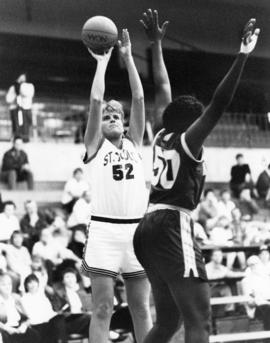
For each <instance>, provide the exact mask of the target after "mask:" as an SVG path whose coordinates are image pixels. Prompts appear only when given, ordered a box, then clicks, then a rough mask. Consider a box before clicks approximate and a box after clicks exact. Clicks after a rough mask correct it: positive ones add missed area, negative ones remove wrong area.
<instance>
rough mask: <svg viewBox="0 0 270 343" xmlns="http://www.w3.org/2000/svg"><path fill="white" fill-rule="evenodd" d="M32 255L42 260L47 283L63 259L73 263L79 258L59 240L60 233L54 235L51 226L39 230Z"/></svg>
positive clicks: (78, 260) (78, 261)
mask: <svg viewBox="0 0 270 343" xmlns="http://www.w3.org/2000/svg"><path fill="white" fill-rule="evenodd" d="M53 234H54V236H53ZM59 236H60V237H59ZM32 255H33V256H38V257H40V258H42V259H43V260H44V262H45V266H46V269H47V271H48V276H49V284H51V282H52V280H53V277H54V275H53V272H54V271H55V270H56V267H57V266H59V265H60V264H62V263H63V262H64V261H65V260H71V261H73V264H76V263H78V264H79V263H80V259H79V258H78V257H77V256H76V255H75V254H74V253H73V252H72V251H71V250H69V249H67V248H66V247H65V246H64V244H63V243H62V242H61V234H57V237H56V236H55V233H54V232H53V231H52V229H51V228H46V229H43V230H42V231H41V235H40V240H39V241H38V242H36V243H35V244H34V246H33V251H32Z"/></svg>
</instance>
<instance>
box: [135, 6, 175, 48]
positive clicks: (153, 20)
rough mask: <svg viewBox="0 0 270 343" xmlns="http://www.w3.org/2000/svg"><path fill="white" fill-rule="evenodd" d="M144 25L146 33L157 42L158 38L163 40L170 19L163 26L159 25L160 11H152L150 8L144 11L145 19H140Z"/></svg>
mask: <svg viewBox="0 0 270 343" xmlns="http://www.w3.org/2000/svg"><path fill="white" fill-rule="evenodd" d="M140 23H141V24H142V25H143V27H144V30H145V33H146V35H147V37H148V39H149V41H150V42H155V41H157V40H162V38H163V37H164V35H165V33H166V30H167V26H168V24H169V22H168V21H165V22H164V23H163V24H162V25H161V26H160V25H159V19H158V11H157V10H154V11H152V10H151V9H150V8H149V9H148V10H147V11H146V12H144V13H143V19H141V20H140Z"/></svg>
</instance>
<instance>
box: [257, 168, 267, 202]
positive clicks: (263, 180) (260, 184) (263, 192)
mask: <svg viewBox="0 0 270 343" xmlns="http://www.w3.org/2000/svg"><path fill="white" fill-rule="evenodd" d="M256 188H257V192H258V194H259V197H260V198H261V199H266V196H267V194H268V192H269V189H270V164H269V165H268V167H267V168H266V169H265V170H263V171H262V172H261V173H260V175H259V176H258V180H257V182H256Z"/></svg>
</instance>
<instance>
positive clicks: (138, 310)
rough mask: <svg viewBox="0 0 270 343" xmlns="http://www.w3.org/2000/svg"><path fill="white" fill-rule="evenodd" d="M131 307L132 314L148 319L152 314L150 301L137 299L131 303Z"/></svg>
mask: <svg viewBox="0 0 270 343" xmlns="http://www.w3.org/2000/svg"><path fill="white" fill-rule="evenodd" d="M129 307H130V311H131V312H132V314H133V315H134V316H136V317H139V318H141V319H147V318H148V317H149V316H150V309H149V304H148V302H141V301H137V302H136V301H135V302H134V303H133V304H129Z"/></svg>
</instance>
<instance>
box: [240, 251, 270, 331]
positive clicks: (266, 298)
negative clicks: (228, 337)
mask: <svg viewBox="0 0 270 343" xmlns="http://www.w3.org/2000/svg"><path fill="white" fill-rule="evenodd" d="M247 265H248V270H247V273H246V277H245V278H244V279H243V280H242V291H243V294H244V295H246V296H249V297H250V301H249V303H248V305H247V306H246V310H247V314H248V316H249V317H251V318H254V317H255V318H258V319H260V320H262V321H263V326H264V330H270V277H269V275H268V274H267V273H266V272H265V268H264V267H263V265H262V262H261V261H260V259H259V257H258V256H255V255H252V256H250V257H249V258H248V259H247Z"/></svg>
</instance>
